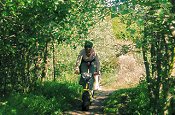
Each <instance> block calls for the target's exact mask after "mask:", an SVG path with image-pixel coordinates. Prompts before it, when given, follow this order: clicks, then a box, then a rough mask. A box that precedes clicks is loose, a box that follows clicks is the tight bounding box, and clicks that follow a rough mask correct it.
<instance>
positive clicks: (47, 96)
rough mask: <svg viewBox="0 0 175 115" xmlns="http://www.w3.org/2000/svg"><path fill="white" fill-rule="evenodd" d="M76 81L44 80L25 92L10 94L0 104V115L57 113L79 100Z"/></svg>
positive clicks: (68, 108)
mask: <svg viewBox="0 0 175 115" xmlns="http://www.w3.org/2000/svg"><path fill="white" fill-rule="evenodd" d="M80 95H81V87H80V86H79V85H77V84H76V83H74V84H73V83H68V82H67V83H66V82H64V83H59V82H44V83H43V84H38V85H37V87H36V89H35V90H34V91H32V92H30V93H27V94H20V93H14V94H11V95H10V96H9V97H8V98H7V99H6V101H4V102H1V104H0V115H24V114H25V115H58V114H62V112H63V111H65V110H70V109H71V108H72V105H75V103H77V102H78V101H79V100H80Z"/></svg>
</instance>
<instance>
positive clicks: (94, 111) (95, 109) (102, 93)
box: [64, 88, 113, 115]
mask: <svg viewBox="0 0 175 115" xmlns="http://www.w3.org/2000/svg"><path fill="white" fill-rule="evenodd" d="M112 92H113V90H105V89H103V88H102V90H98V91H95V95H94V98H95V100H93V102H92V104H91V106H90V108H89V111H82V110H81V101H77V103H75V106H74V107H75V108H72V110H73V111H66V112H64V115H103V114H104V113H103V109H104V106H103V102H104V100H105V99H106V98H107V97H108V95H109V94H110V93H112Z"/></svg>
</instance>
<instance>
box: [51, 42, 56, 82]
mask: <svg viewBox="0 0 175 115" xmlns="http://www.w3.org/2000/svg"><path fill="white" fill-rule="evenodd" d="M52 49H53V50H52V53H53V80H54V81H55V80H56V74H55V69H56V68H55V45H54V40H53V41H52Z"/></svg>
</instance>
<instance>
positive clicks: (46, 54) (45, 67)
mask: <svg viewBox="0 0 175 115" xmlns="http://www.w3.org/2000/svg"><path fill="white" fill-rule="evenodd" d="M47 60H48V41H46V44H45V48H44V66H43V70H42V75H41V82H43V79H44V78H45V77H46V76H47Z"/></svg>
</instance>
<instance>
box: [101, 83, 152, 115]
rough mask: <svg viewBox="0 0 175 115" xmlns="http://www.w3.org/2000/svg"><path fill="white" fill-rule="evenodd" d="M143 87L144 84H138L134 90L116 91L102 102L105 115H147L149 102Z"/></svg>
mask: <svg viewBox="0 0 175 115" xmlns="http://www.w3.org/2000/svg"><path fill="white" fill-rule="evenodd" d="M145 87H146V86H145V84H140V85H138V86H137V87H134V88H128V89H120V90H116V91H115V92H113V93H112V94H111V95H110V96H109V97H108V99H107V100H106V101H105V102H104V105H105V107H104V111H105V113H106V114H117V115H140V114H141V115H143V114H144V115H147V114H149V100H148V98H147V95H146V94H147V92H146V88H145Z"/></svg>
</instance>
